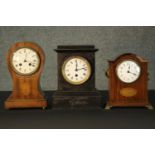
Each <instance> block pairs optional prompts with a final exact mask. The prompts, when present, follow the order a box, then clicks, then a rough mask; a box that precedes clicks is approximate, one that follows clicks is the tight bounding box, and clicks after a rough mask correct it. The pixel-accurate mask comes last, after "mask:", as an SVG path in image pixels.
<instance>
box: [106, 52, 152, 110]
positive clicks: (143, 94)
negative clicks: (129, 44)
mask: <svg viewBox="0 0 155 155" xmlns="http://www.w3.org/2000/svg"><path fill="white" fill-rule="evenodd" d="M147 67H148V62H147V60H145V59H143V58H142V57H139V56H137V55H135V54H131V53H127V54H123V55H121V56H119V57H118V58H116V59H115V60H114V61H109V69H108V77H109V101H108V103H107V105H106V107H105V109H110V108H111V107H131V106H133V107H147V108H149V109H152V108H153V107H152V106H151V104H150V103H149V101H148V90H147V82H148V70H147Z"/></svg>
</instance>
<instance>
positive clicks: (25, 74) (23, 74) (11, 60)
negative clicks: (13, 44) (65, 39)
mask: <svg viewBox="0 0 155 155" xmlns="http://www.w3.org/2000/svg"><path fill="white" fill-rule="evenodd" d="M24 48H26V49H31V50H32V51H33V52H35V53H36V56H37V57H38V60H39V62H38V66H37V68H36V69H35V70H34V71H33V72H31V73H21V72H19V71H18V70H17V69H16V68H15V67H14V65H13V55H14V53H16V52H17V51H18V50H20V49H24ZM10 62H11V66H12V68H13V70H14V71H15V72H16V73H17V74H19V75H22V76H29V75H33V74H34V73H36V72H37V70H38V69H39V67H40V62H41V60H40V57H39V54H38V53H37V52H36V51H35V50H34V49H32V48H30V47H22V48H18V49H17V50H16V51H14V52H13V53H12V54H11V57H10Z"/></svg>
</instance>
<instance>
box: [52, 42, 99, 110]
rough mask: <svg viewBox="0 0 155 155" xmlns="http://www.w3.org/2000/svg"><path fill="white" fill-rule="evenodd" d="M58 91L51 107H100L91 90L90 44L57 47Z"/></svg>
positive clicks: (92, 53)
mask: <svg viewBox="0 0 155 155" xmlns="http://www.w3.org/2000/svg"><path fill="white" fill-rule="evenodd" d="M55 51H56V52H57V53H58V90H57V91H56V93H55V94H54V96H53V108H100V104H101V101H100V100H101V95H100V92H99V91H97V90H96V88H95V52H96V51H97V49H96V48H95V47H94V46H93V45H82V46H78V45H68V46H58V48H57V49H56V50H55Z"/></svg>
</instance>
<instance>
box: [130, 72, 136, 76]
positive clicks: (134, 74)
mask: <svg viewBox="0 0 155 155" xmlns="http://www.w3.org/2000/svg"><path fill="white" fill-rule="evenodd" d="M128 73H130V74H132V75H135V76H136V75H137V74H135V73H132V72H130V71H128Z"/></svg>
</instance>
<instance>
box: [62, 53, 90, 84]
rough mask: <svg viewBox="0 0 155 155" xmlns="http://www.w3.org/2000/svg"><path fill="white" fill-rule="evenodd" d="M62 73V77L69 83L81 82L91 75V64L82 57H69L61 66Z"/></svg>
mask: <svg viewBox="0 0 155 155" xmlns="http://www.w3.org/2000/svg"><path fill="white" fill-rule="evenodd" d="M62 74H63V77H64V79H65V80H66V81H67V82H69V83H71V84H74V85H79V84H83V83H84V82H86V81H87V80H88V79H89V77H90V75H91V66H90V64H89V62H88V61H87V60H86V59H85V58H83V57H79V56H75V57H69V58H68V59H67V60H66V61H65V62H64V64H63V66H62Z"/></svg>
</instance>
